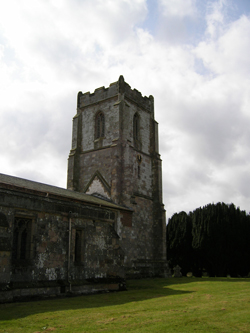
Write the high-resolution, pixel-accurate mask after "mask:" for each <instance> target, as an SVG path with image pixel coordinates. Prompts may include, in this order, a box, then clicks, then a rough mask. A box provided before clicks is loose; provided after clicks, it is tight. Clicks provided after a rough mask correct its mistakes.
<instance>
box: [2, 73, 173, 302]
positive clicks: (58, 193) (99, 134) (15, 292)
mask: <svg viewBox="0 0 250 333" xmlns="http://www.w3.org/2000/svg"><path fill="white" fill-rule="evenodd" d="M167 275H168V265H167V261H166V221H165V210H164V205H163V202H162V170H161V158H160V154H159V147H158V123H157V122H156V121H155V119H154V98H153V96H149V97H143V96H142V95H141V93H140V92H139V91H137V90H136V89H133V90H132V89H131V87H130V86H129V85H128V84H127V83H126V82H125V81H124V78H123V76H120V77H119V80H118V81H117V82H114V83H111V84H110V86H109V87H108V88H105V87H101V88H97V89H96V90H95V91H94V93H89V92H87V93H82V92H79V93H78V96H77V113H76V115H75V116H74V117H73V129H72V146H71V150H70V153H69V158H68V179H67V189H63V188H59V187H56V186H51V185H47V184H41V183H38V182H34V181H30V180H26V179H21V178H17V177H12V176H8V175H4V174H0V302H11V301H15V300H19V299H25V298H27V299H30V298H34V297H37V296H39V297H41V296H45V297H47V296H59V295H65V294H69V293H72V294H84V293H93V292H103V291H111V290H112V291H115V290H124V289H126V279H129V278H146V277H164V276H167Z"/></svg>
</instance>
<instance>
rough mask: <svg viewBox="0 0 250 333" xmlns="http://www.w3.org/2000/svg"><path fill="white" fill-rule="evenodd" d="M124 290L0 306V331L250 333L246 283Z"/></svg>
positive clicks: (193, 282) (174, 282) (177, 282)
mask: <svg viewBox="0 0 250 333" xmlns="http://www.w3.org/2000/svg"><path fill="white" fill-rule="evenodd" d="M127 287H128V291H124V292H118V293H108V294H99V295H89V296H79V297H73V298H63V299H51V300H43V301H35V302H27V303H12V304H1V305H0V332H1V333H2V332H5V333H6V332H8V333H12V332H14V333H18V332H26V333H29V332H32V333H35V332H36V333H38V332H48V331H50V332H81V333H83V332H115V333H117V332H150V333H152V332H157V333H158V332H181V333H185V332H220V333H223V332H224V333H229V332H250V279H231V278H230V279H229V278H180V279H174V278H173V279H146V280H131V281H128V282H127Z"/></svg>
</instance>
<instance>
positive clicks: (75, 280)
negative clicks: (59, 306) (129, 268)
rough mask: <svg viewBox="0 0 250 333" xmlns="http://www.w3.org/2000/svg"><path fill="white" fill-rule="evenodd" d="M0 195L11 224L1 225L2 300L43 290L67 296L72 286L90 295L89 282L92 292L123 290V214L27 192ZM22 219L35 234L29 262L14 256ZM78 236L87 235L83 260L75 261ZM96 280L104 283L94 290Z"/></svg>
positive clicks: (1, 207) (83, 241)
mask: <svg viewBox="0 0 250 333" xmlns="http://www.w3.org/2000/svg"><path fill="white" fill-rule="evenodd" d="M0 194H1V202H0V212H1V213H2V214H3V216H5V217H6V223H7V226H6V225H5V226H4V227H3V226H0V240H1V245H0V302H1V301H11V300H13V298H15V297H17V298H19V297H22V296H25V295H26V296H32V295H33V296H34V295H37V294H39V293H40V292H41V293H43V294H49V293H54V294H60V293H65V292H66V291H69V290H70V289H71V285H73V286H74V288H73V289H74V290H75V292H81V290H82V291H84V290H85V289H86V290H85V291H84V292H87V291H91V288H90V284H92V285H93V288H92V291H93V290H95V288H97V289H96V290H101V289H100V288H101V285H102V286H103V288H104V290H105V289H108V285H109V284H110V285H112V287H111V289H112V290H113V289H114V288H115V286H114V285H116V289H117V290H118V289H119V288H120V283H121V284H123V283H124V281H123V280H124V253H123V250H122V248H121V246H120V240H119V236H118V234H117V233H116V231H115V227H116V220H117V217H118V216H119V214H120V212H119V210H117V211H110V210H108V211H107V210H105V208H100V207H99V208H98V207H91V206H88V205H86V204H85V203H80V202H74V201H72V200H66V199H65V198H60V197H58V198H54V199H52V198H50V197H46V195H44V194H43V196H40V195H39V194H37V195H35V193H32V194H31V193H27V190H24V191H23V192H22V191H21V192H20V191H13V190H12V191H9V190H8V189H3V188H1V187H0ZM86 209H87V210H88V212H89V215H90V214H92V215H96V216H99V218H94V219H91V218H86V217H85V216H83V215H82V212H86ZM97 209H98V211H97ZM70 211H71V213H70ZM96 212H98V214H97V213H96ZM107 212H108V214H107ZM85 215H86V214H85ZM101 215H103V218H100V216H101ZM18 218H19V219H27V220H28V221H30V223H31V224H32V225H31V227H30V229H29V230H30V235H29V233H28V234H27V235H26V237H27V238H26V244H27V249H28V253H27V251H25V253H26V257H25V258H22V257H21V256H20V258H19V257H15V256H14V255H13V253H14V252H13V251H14V248H15V244H14V243H15V237H14V228H15V227H16V225H15V224H16V223H17V222H16V221H17V219H18ZM70 226H71V227H70ZM69 230H71V232H70V231H69ZM76 232H78V233H80V234H81V235H82V237H81V239H80V240H79V242H80V243H79V244H80V247H81V249H80V256H81V258H80V260H79V258H78V260H76V259H77V258H76ZM69 243H70V245H69ZM69 248H70V256H69ZM96 281H98V282H99V283H101V284H100V285H99V287H98V286H95V284H94V283H96ZM85 285H88V288H85ZM80 286H82V287H80ZM44 288H45V289H46V288H47V292H46V290H45V289H44ZM98 288H99V289H98Z"/></svg>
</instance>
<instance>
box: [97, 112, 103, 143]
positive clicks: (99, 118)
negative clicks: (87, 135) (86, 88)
mask: <svg viewBox="0 0 250 333" xmlns="http://www.w3.org/2000/svg"><path fill="white" fill-rule="evenodd" d="M104 125H105V119H104V114H103V113H102V112H99V113H97V115H96V118H95V139H99V138H103V137H104Z"/></svg>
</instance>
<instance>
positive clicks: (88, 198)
mask: <svg viewBox="0 0 250 333" xmlns="http://www.w3.org/2000/svg"><path fill="white" fill-rule="evenodd" d="M1 184H5V185H11V186H14V187H15V188H16V189H17V190H19V191H24V190H32V191H37V192H40V193H41V192H44V193H45V195H47V196H48V195H50V194H51V195H56V196H60V197H62V199H63V198H67V199H73V200H79V201H84V202H86V203H90V204H93V205H99V206H105V207H109V208H115V209H123V210H130V209H128V208H126V207H123V206H119V205H116V204H115V203H112V202H110V201H106V200H103V199H100V198H97V197H95V196H92V195H89V194H85V193H82V192H76V191H72V190H67V189H64V188H61V187H57V186H52V185H47V184H43V183H39V182H35V181H31V180H27V179H23V178H19V177H14V176H9V175H5V174H2V173H0V187H1Z"/></svg>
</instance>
